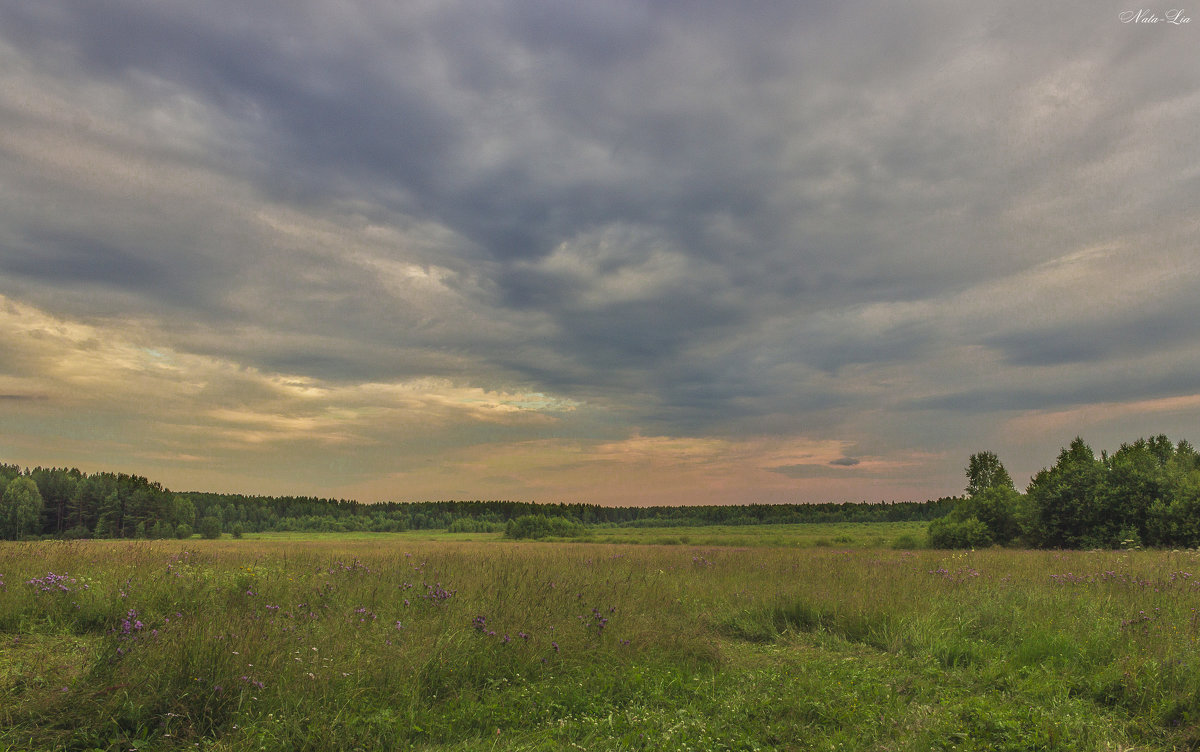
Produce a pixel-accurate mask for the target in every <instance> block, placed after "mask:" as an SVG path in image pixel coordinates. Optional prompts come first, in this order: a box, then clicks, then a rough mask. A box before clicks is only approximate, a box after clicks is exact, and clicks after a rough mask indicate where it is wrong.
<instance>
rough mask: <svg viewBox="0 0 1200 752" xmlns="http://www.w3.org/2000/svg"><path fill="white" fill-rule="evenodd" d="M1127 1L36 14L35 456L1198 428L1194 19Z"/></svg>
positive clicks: (456, 489) (28, 166) (863, 489)
mask: <svg viewBox="0 0 1200 752" xmlns="http://www.w3.org/2000/svg"><path fill="white" fill-rule="evenodd" d="M1124 9H1125V8H1124V7H1118V6H1111V7H1098V6H1095V5H1091V4H1083V3H1068V4H1065V5H1058V6H1054V7H1045V6H1043V5H1039V4H1033V3H1025V2H1014V3H1008V4H1002V5H1000V6H996V7H991V8H987V9H980V8H977V7H970V8H968V7H965V6H964V7H962V8H955V7H948V6H946V5H945V4H940V3H916V4H908V5H904V6H897V5H895V4H889V3H882V2H851V3H842V4H839V5H837V6H836V7H816V6H812V5H810V4H804V3H757V2H752V3H741V4H736V5H735V4H729V3H710V2H693V3H674V2H663V3H633V2H622V1H620V0H618V1H612V0H606V1H605V2H590V1H589V2H576V3H558V4H556V3H550V4H547V3H534V2H526V1H523V0H499V1H498V2H492V3H483V4H481V3H477V2H471V3H468V2H437V3H424V2H414V3H400V4H396V3H385V2H372V1H370V0H362V1H360V2H345V3H329V2H324V1H323V0H311V1H309V2H287V3H283V2H277V3H266V4H254V5H247V4H245V3H237V2H230V1H227V0H205V2H202V3H195V2H192V3H184V2H178V1H175V0H165V1H162V0H156V1H155V2H149V1H140V0H99V1H97V2H89V3H85V4H76V3H68V2H59V0H42V1H41V2H37V3H15V2H13V3H0V295H2V296H3V299H2V300H0V315H2V316H3V318H4V319H5V322H6V324H7V326H6V329H5V334H4V335H3V339H4V340H5V345H6V348H7V349H6V352H11V353H12V355H11V356H6V357H5V359H4V362H2V363H0V392H2V393H4V394H5V395H11V397H12V398H6V399H4V400H3V403H2V405H0V429H3V438H2V439H0V460H5V461H19V462H23V463H30V464H43V465H47V464H64V463H71V464H78V465H81V466H84V467H85V468H87V469H103V468H107V467H111V466H113V465H118V466H119V469H129V470H135V471H137V472H139V473H142V474H147V475H154V476H156V477H158V478H159V479H161V480H162V481H163V482H165V483H167V484H169V485H172V486H187V485H190V486H193V487H203V488H213V489H217V490H261V491H269V492H303V493H330V494H336V495H356V496H359V497H361V498H364V499H369V500H374V499H385V498H390V499H413V498H430V497H432V498H449V497H459V498H464V497H470V498H496V497H511V498H521V499H529V498H536V499H538V500H551V499H553V500H560V499H561V500H577V501H601V502H604V503H641V502H647V503H649V502H663V503H671V502H685V501H695V500H708V501H718V502H719V501H728V502H738V501H804V500H812V501H820V500H827V499H830V500H845V499H853V500H859V499H862V498H925V497H930V496H938V495H942V494H944V493H953V492H956V490H957V489H959V488H960V487H961V485H962V481H961V477H960V475H961V467H962V465H963V462H964V461H965V458H964V457H963V456H962V455H963V454H964V451H963V446H964V445H966V446H970V447H979V448H991V449H993V450H994V451H996V452H997V453H999V454H1000V456H1001V458H1002V459H1005V458H1006V457H1010V458H1012V462H1011V465H1012V466H1011V468H1010V469H1012V470H1013V474H1014V476H1015V477H1019V476H1020V475H1021V474H1023V473H1024V474H1028V473H1031V472H1034V471H1036V470H1037V469H1038V468H1039V467H1040V466H1041V464H1043V463H1044V462H1046V461H1048V458H1050V457H1052V456H1053V455H1054V453H1055V452H1056V451H1057V448H1058V447H1059V446H1061V445H1064V444H1066V443H1067V442H1069V441H1070V439H1071V438H1072V437H1073V436H1074V435H1075V434H1084V435H1087V436H1090V435H1092V433H1091V432H1095V433H1096V435H1098V436H1099V438H1100V439H1108V438H1110V437H1121V438H1124V439H1132V438H1136V437H1137V436H1138V435H1143V434H1147V433H1158V432H1160V431H1168V432H1170V431H1173V430H1176V431H1179V430H1186V427H1187V426H1189V425H1194V423H1195V418H1196V417H1198V416H1200V410H1198V409H1197V408H1196V407H1194V406H1193V407H1188V405H1192V403H1191V402H1188V401H1187V400H1188V398H1190V397H1191V396H1194V395H1197V394H1200V383H1197V381H1196V380H1195V378H1194V374H1195V373H1197V371H1198V369H1197V366H1200V330H1197V328H1196V327H1194V326H1192V325H1191V322H1192V321H1194V320H1195V318H1196V314H1197V313H1200V311H1198V310H1197V307H1196V303H1195V291H1196V290H1197V289H1200V255H1198V254H1196V252H1195V242H1194V238H1195V237H1198V236H1200V232H1198V230H1200V227H1198V226H1197V225H1198V220H1197V218H1196V216H1195V207H1196V206H1200V178H1198V177H1197V170H1196V165H1197V164H1200V145H1197V144H1196V143H1195V141H1194V139H1192V138H1191V137H1190V134H1191V132H1192V131H1193V130H1194V124H1195V123H1196V122H1197V120H1198V119H1200V75H1198V74H1200V58H1197V56H1196V55H1195V54H1194V50H1195V44H1196V41H1197V39H1196V34H1197V33H1200V32H1197V30H1196V29H1198V28H1200V27H1197V26H1194V25H1191V24H1181V25H1165V24H1163V25H1157V26H1153V27H1140V26H1135V25H1130V24H1126V23H1123V22H1122V21H1121V19H1120V12H1121V11H1122V10H1124ZM56 349H57V352H58V356H55V355H54V354H53V353H54V352H55V351H56ZM101 353H103V354H104V355H103V356H101V355H100V354H101ZM148 353H157V354H158V355H157V356H155V355H149V354H148ZM67 364H71V366H70V367H73V368H87V369H91V370H90V377H89V378H88V379H84V380H81V377H80V375H79V374H77V373H73V372H70V371H69V370H68V366H67ZM135 384H140V386H139V387H137V388H139V389H142V390H144V391H143V392H142V397H143V399H135V398H134V395H133V393H131V392H128V391H127V390H129V389H133V388H134V385H135ZM25 394H37V395H45V398H43V399H37V400H29V399H25V398H23V397H22V398H20V399H17V398H16V397H18V396H20V395H25ZM1147 400H1152V401H1153V400H1158V402H1154V404H1156V405H1171V406H1172V407H1171V408H1170V409H1169V410H1167V409H1166V408H1164V410H1162V411H1150V412H1148V413H1147V412H1143V413H1141V414H1139V413H1138V412H1137V411H1128V410H1123V409H1121V408H1120V406H1121V405H1133V404H1145V403H1146V401H1147ZM1163 400H1167V402H1162V401H1163ZM1180 400H1182V402H1181V401H1180ZM1099 405H1104V406H1107V407H1106V408H1105V409H1104V410H1093V411H1088V410H1087V409H1086V408H1087V407H1088V406H1099ZM1181 406H1182V407H1181ZM1189 410H1190V411H1191V412H1188V411H1189ZM1064 411H1066V412H1069V413H1070V414H1071V415H1073V416H1075V417H1076V418H1077V419H1078V422H1077V423H1076V424H1070V425H1067V424H1061V425H1060V423H1059V422H1056V421H1052V420H1049V419H1048V418H1045V416H1048V415H1062V414H1066V413H1065V412H1064ZM1181 411H1182V412H1181ZM1189 421H1190V422H1189ZM1033 425H1038V426H1042V427H1043V428H1044V430H1041V431H1034V432H1031V431H1029V430H1028V428H1029V427H1030V426H1033ZM1018 426H1019V427H1023V428H1022V429H1021V430H1017V428H1015V427H1018ZM1051 426H1053V427H1052V428H1051ZM1177 437H1178V438H1185V437H1186V436H1177ZM1186 438H1191V439H1192V440H1196V439H1197V438H1198V437H1195V436H1191V437H1186ZM1097 443H1100V444H1101V445H1103V444H1102V442H1101V441H1099V440H1097ZM701 448H703V449H701ZM55 452H57V453H58V454H57V455H55V456H51V455H52V454H54V453H55ZM64 452H65V454H63V453H64ZM1039 458H1042V459H1039Z"/></svg>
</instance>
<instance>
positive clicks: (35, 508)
mask: <svg viewBox="0 0 1200 752" xmlns="http://www.w3.org/2000/svg"><path fill="white" fill-rule="evenodd" d="M41 519H42V494H41V493H40V492H39V491H38V487H37V484H36V483H34V482H33V481H32V480H31V479H30V478H29V477H27V476H24V475H22V476H21V477H19V478H14V479H13V480H12V481H10V482H9V484H8V487H7V488H5V489H4V496H2V497H0V538H5V539H7V540H17V539H19V538H22V537H24V536H26V535H29V534H31V533H36V532H38V528H39V527H40V525H41Z"/></svg>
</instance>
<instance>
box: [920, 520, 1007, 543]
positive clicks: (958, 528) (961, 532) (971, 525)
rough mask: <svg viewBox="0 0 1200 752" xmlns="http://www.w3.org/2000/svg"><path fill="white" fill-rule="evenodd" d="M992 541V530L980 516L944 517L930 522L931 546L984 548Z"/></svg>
mask: <svg viewBox="0 0 1200 752" xmlns="http://www.w3.org/2000/svg"><path fill="white" fill-rule="evenodd" d="M992 543H993V540H992V534H991V531H989V530H988V527H987V525H985V524H983V523H982V522H980V521H979V518H978V517H968V518H967V519H965V520H962V521H955V520H952V519H950V518H948V517H943V518H942V519H940V520H934V521H933V522H931V523H929V547H930V548H984V547H986V546H990V545H992Z"/></svg>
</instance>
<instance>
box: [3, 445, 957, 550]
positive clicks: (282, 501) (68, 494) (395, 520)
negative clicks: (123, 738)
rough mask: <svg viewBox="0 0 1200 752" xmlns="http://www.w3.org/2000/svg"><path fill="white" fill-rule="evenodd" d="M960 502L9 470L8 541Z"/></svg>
mask: <svg viewBox="0 0 1200 752" xmlns="http://www.w3.org/2000/svg"><path fill="white" fill-rule="evenodd" d="M957 502H958V498H957V497H946V498H942V499H934V500H930V501H924V502H895V503H892V502H858V503H854V502H847V503H820V504H744V505H730V506H680V507H671V506H652V507H638V506H626V507H605V506H599V505H595V504H581V503H536V502H520V501H479V500H476V501H427V502H384V503H377V504H365V503H360V502H358V501H353V500H347V499H327V498H316V497H307V496H253V495H244V494H227V493H205V492H197V491H184V492H174V491H171V490H170V489H167V488H165V487H163V485H162V484H161V483H157V482H154V481H151V480H149V479H147V478H144V477H142V476H138V475H130V474H125V473H112V472H98V473H93V474H90V475H89V474H85V473H83V472H81V471H80V470H78V469H76V468H57V467H50V468H43V467H36V468H33V469H32V470H30V469H28V468H26V469H22V468H20V467H18V466H17V465H11V464H0V538H3V539H8V540H13V539H17V538H42V537H44V538H172V537H184V538H186V537H191V536H192V535H196V534H200V535H204V536H207V537H216V536H219V535H221V534H232V535H235V536H236V535H241V534H242V533H244V532H281V531H301V532H359V531H362V532H396V531H403V530H431V529H432V530H437V529H443V530H451V531H456V532H481V531H499V530H504V529H505V527H506V525H508V523H509V522H511V521H513V520H518V519H520V518H522V517H526V516H539V515H540V516H542V517H545V518H561V519H564V520H567V521H569V522H570V523H571V524H574V525H582V526H588V527H625V526H628V527H658V526H663V527H667V526H677V525H687V526H704V525H763V524H767V525H769V524H794V523H804V522H888V521H892V522H900V521H926V522H927V521H930V520H934V519H937V518H939V517H942V516H944V515H946V514H947V513H948V512H949V511H950V510H951V508H953V507H954V505H955V503H957Z"/></svg>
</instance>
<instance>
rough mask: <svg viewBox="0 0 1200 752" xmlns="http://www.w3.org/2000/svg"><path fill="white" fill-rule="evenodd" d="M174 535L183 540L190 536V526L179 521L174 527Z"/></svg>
mask: <svg viewBox="0 0 1200 752" xmlns="http://www.w3.org/2000/svg"><path fill="white" fill-rule="evenodd" d="M175 537H176V538H179V539H180V540H183V539H184V538H191V537H192V526H191V525H188V524H187V523H184V522H181V523H179V524H178V525H177V526H176V527H175Z"/></svg>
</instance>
